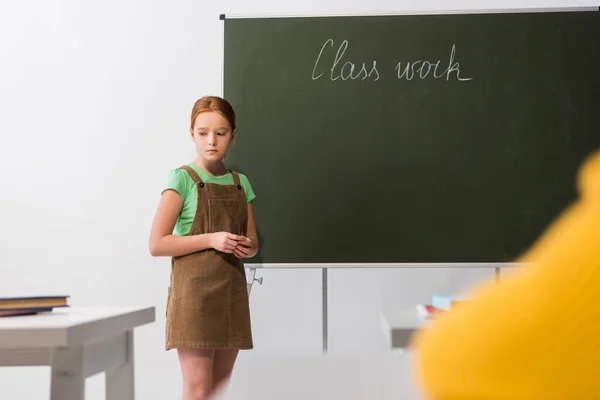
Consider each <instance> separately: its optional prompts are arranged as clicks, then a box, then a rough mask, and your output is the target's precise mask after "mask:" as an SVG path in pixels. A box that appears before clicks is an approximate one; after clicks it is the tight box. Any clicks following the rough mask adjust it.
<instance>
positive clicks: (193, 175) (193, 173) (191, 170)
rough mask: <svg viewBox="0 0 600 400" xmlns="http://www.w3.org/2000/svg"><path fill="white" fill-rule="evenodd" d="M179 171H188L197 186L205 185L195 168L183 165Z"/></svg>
mask: <svg viewBox="0 0 600 400" xmlns="http://www.w3.org/2000/svg"><path fill="white" fill-rule="evenodd" d="M179 169H182V170H184V171H186V172H187V173H188V174H189V175H190V176H191V177H192V179H193V180H194V183H196V184H200V183H202V184H204V182H202V179H200V177H199V176H198V174H197V173H196V171H194V169H193V168H190V167H189V166H188V165H182V166H181V167H179Z"/></svg>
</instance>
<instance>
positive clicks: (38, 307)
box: [0, 296, 69, 317]
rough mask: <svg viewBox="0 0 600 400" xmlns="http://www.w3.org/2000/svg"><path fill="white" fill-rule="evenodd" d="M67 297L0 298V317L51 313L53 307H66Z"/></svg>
mask: <svg viewBox="0 0 600 400" xmlns="http://www.w3.org/2000/svg"><path fill="white" fill-rule="evenodd" d="M68 297H69V296H20V297H19V296H17V297H0V317H13V316H18V315H32V314H39V313H41V312H48V311H52V310H53V309H54V308H55V307H68V306H69V304H68V302H67V299H68Z"/></svg>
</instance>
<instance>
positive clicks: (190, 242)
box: [150, 190, 242, 257]
mask: <svg viewBox="0 0 600 400" xmlns="http://www.w3.org/2000/svg"><path fill="white" fill-rule="evenodd" d="M182 206H183V199H182V198H181V196H180V195H179V193H177V192H176V191H174V190H166V191H165V192H164V193H163V195H162V196H161V199H160V203H159V205H158V210H157V211H156V215H155V216H154V221H153V223H152V230H151V232H150V254H151V255H152V256H154V257H161V256H170V257H175V256H183V255H186V254H190V253H194V252H197V251H201V250H206V249H210V248H214V249H217V250H219V251H223V252H226V253H233V252H234V250H235V248H236V245H237V244H238V242H239V241H240V240H241V239H242V237H241V236H238V235H235V234H232V233H229V232H216V233H204V234H200V235H189V236H175V235H173V234H172V233H173V228H174V227H175V223H176V222H177V216H178V215H179V213H180V212H181V207H182Z"/></svg>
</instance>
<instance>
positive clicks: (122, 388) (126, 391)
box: [106, 330, 135, 400]
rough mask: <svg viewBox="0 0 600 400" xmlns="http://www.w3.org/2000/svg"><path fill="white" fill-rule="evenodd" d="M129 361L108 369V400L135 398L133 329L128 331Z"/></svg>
mask: <svg viewBox="0 0 600 400" xmlns="http://www.w3.org/2000/svg"><path fill="white" fill-rule="evenodd" d="M125 351H126V352H127V362H126V363H125V364H123V365H121V366H120V367H117V368H114V369H111V370H108V371H106V400H134V398H135V381H134V369H133V331H132V330H130V331H127V345H126V349H125Z"/></svg>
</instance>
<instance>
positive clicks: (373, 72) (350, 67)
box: [312, 39, 379, 81]
mask: <svg viewBox="0 0 600 400" xmlns="http://www.w3.org/2000/svg"><path fill="white" fill-rule="evenodd" d="M333 45H334V42H333V39H327V40H326V41H325V43H323V46H322V47H321V51H320V52H319V55H318V57H317V60H316V61H315V64H314V66H313V71H312V79H313V80H317V79H319V78H321V77H322V76H323V75H324V74H325V73H324V72H321V73H320V74H319V75H316V76H315V74H316V72H317V67H318V66H319V61H321V57H322V56H323V51H324V50H325V48H326V47H327V46H329V47H333ZM347 48H348V41H347V40H344V41H343V42H342V44H340V47H338V49H337V53H336V54H335V58H334V59H333V63H332V65H331V68H330V69H329V77H330V79H331V80H332V81H336V80H338V79H340V78H341V79H342V80H343V81H345V80H348V79H352V80H355V79H362V80H365V79H367V78H372V79H373V81H376V80H378V79H379V71H378V70H377V61H375V60H373V64H372V66H371V67H370V68H371V69H369V67H367V64H365V63H364V62H363V63H361V65H360V69H359V71H358V72H357V73H356V74H355V73H354V72H355V70H356V66H357V64H355V63H353V62H350V61H346V62H345V63H344V64H343V65H342V66H341V68H339V70H338V71H336V68H337V67H338V65H339V64H340V62H341V61H342V58H343V57H344V53H345V52H346V49H347Z"/></svg>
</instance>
